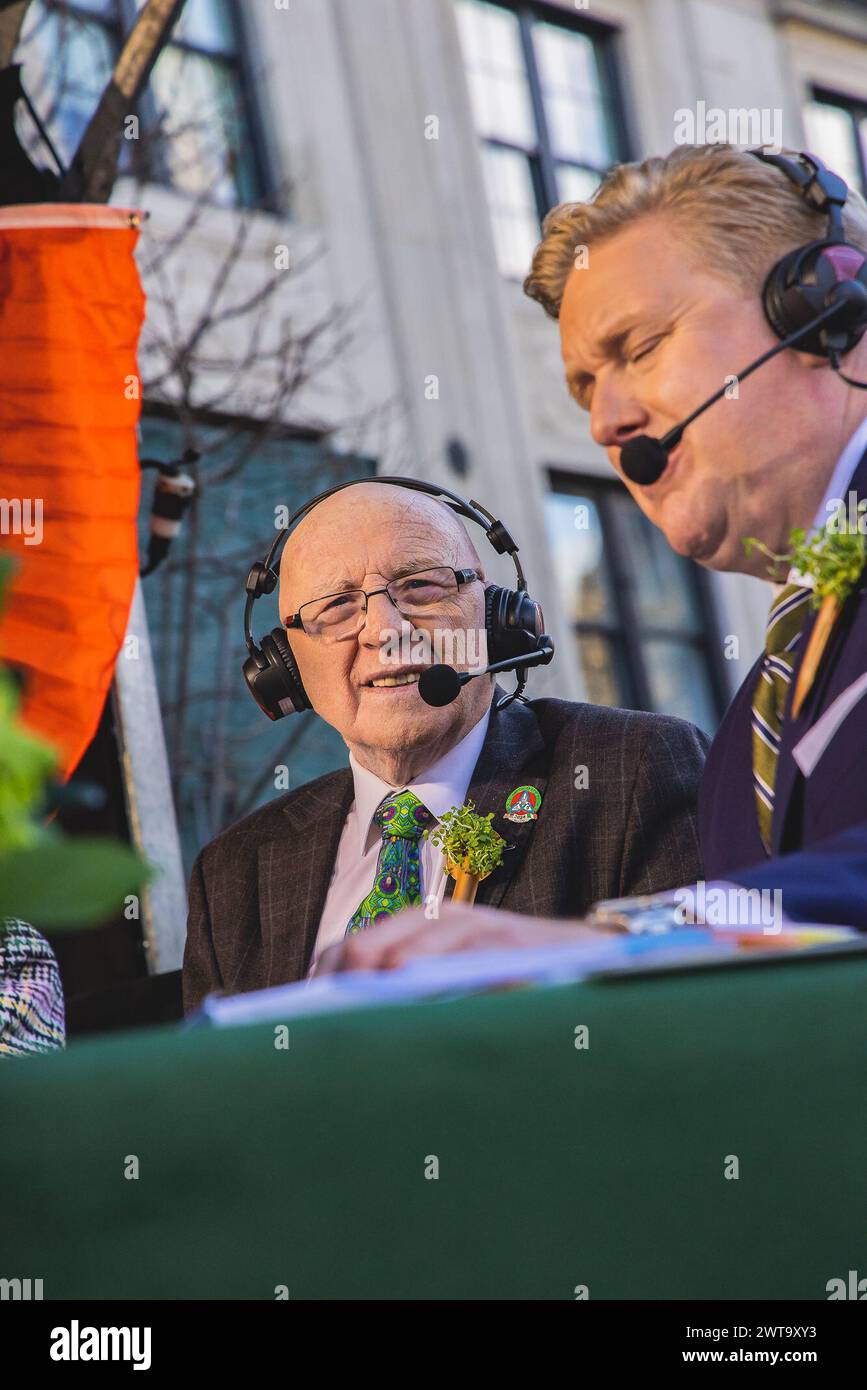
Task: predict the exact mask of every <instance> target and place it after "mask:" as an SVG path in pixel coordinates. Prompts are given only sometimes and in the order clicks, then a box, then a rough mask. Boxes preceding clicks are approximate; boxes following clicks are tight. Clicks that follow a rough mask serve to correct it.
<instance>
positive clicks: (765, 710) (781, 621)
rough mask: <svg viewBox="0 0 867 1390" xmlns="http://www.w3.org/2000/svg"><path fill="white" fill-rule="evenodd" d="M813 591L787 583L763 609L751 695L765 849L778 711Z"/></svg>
mask: <svg viewBox="0 0 867 1390" xmlns="http://www.w3.org/2000/svg"><path fill="white" fill-rule="evenodd" d="M812 592H813V591H812V589H806V588H804V587H802V586H801V585H798V584H787V585H786V587H785V589H783V592H782V593H781V594H780V595H779V596H778V597H777V598H776V599H775V600H774V603H773V604H772V606H771V611H770V613H769V614H768V627H767V633H766V635H765V656H764V660H763V661H762V669H761V671H760V672H759V679H758V682H757V684H756V689H755V692H754V694H753V716H752V736H753V790H754V791H755V796H756V809H757V811H758V815H759V831H760V832H761V836H762V843H763V845H764V847H765V849H766V850H767V852H768V854H770V852H771V822H772V821H773V818H774V785H775V783H776V779H777V759H778V757H779V752H780V730H781V729H782V726H783V711H784V710H785V708H786V696H787V695H788V693H789V685H790V683H791V679H792V670H793V667H794V665H795V659H796V653H797V647H798V643H799V642H800V640H801V633H802V631H803V628H804V623H805V621H806V618H807V614H808V612H809V600H810V598H811V596H812Z"/></svg>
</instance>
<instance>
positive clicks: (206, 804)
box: [140, 414, 373, 873]
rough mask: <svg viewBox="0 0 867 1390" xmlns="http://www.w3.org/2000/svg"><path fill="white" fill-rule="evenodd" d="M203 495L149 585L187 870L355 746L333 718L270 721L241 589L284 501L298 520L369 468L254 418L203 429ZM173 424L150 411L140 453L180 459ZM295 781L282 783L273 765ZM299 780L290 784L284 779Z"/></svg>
mask: <svg viewBox="0 0 867 1390" xmlns="http://www.w3.org/2000/svg"><path fill="white" fill-rule="evenodd" d="M196 444H197V447H198V448H200V449H201V450H202V458H201V459H200V461H199V463H198V465H197V468H198V478H199V483H200V493H199V497H198V500H197V501H196V503H194V506H193V508H192V509H191V511H190V512H188V513H187V517H186V518H185V521H184V524H183V527H182V530H181V533H180V535H179V536H178V538H177V539H176V540H175V541H174V542H173V544H172V548H171V550H170V552H169V555H168V556H167V557H166V559H165V560H164V561H163V563H162V564H161V565H160V566H159V568H158V569H156V570H155V571H154V572H153V574H151V575H148V576H147V578H145V579H144V581H143V589H144V598H145V604H146V608H147V619H148V629H149V632H150V638H151V644H152V648H153V655H154V663H155V666H156V673H157V682H158V687H159V693H160V704H161V708H162V715H163V727H164V731H165V738H166V747H167V750H168V755H169V764H170V768H171V774H172V782H173V789H174V795H175V806H176V810H177V814H178V821H179V826H180V834H181V844H182V848H183V854H184V862H185V866H186V870H187V873H189V870H190V869H191V867H192V862H193V859H194V858H195V855H196V854H197V853H198V851H199V849H200V848H201V847H202V845H203V844H205V843H206V842H207V841H208V840H210V839H212V838H213V837H214V835H216V834H218V833H219V831H220V830H222V829H223V828H225V827H226V826H228V825H231V824H232V823H233V821H236V820H238V819H240V818H241V817H242V816H244V815H246V814H247V813H248V812H249V811H252V810H254V809H255V808H256V807H257V806H261V805H264V804H265V803H266V802H267V801H270V800H272V799H273V798H274V797H275V796H279V795H280V794H281V792H282V791H284V790H289V789H291V788H295V787H299V786H301V784H302V783H304V782H306V781H309V780H310V779H311V778H313V777H318V776H319V775H320V774H321V773H323V772H327V771H329V770H330V769H332V768H335V767H340V766H343V765H345V762H346V747H345V745H344V743H343V740H342V739H341V738H340V736H339V734H337V733H336V732H335V730H333V729H332V728H330V727H329V725H327V724H326V723H324V721H323V720H321V719H317V718H316V717H315V716H313V715H308V714H303V715H298V716H291V717H289V718H286V719H283V720H278V721H276V722H273V723H272V722H271V721H270V720H269V719H267V718H266V716H265V715H264V714H262V712H261V711H260V710H259V709H258V708H257V706H256V704H255V702H254V700H253V698H252V696H251V695H250V694H249V692H248V690H247V686H246V683H245V681H244V677H243V674H242V671H241V666H242V664H243V661H244V658H245V656H246V654H247V649H246V646H245V643H244V635H243V622H242V619H243V610H244V581H245V580H246V578H247V574H248V571H249V569H250V566H251V565H252V564H253V562H254V561H255V560H261V559H262V558H263V557H264V555H265V553H266V551H267V548H268V545H269V543H270V541H271V540H273V538H274V534H275V507H277V506H285V507H286V508H287V509H288V513H287V514H291V513H292V512H293V511H295V510H296V508H298V507H299V506H301V504H302V503H303V502H304V501H305V500H306V499H307V498H309V497H312V496H313V495H314V494H315V493H317V492H319V491H321V490H323V489H324V488H326V487H328V486H330V485H331V484H332V483H337V482H342V481H345V480H347V479H349V478H353V477H361V476H363V475H364V474H365V473H372V472H373V466H372V464H371V463H370V461H369V460H367V461H365V460H359V459H352V460H348V459H339V458H336V457H334V456H332V455H329V454H327V453H326V452H325V451H324V449H323V448H322V446H321V445H320V444H319V443H318V442H316V441H312V440H303V439H292V438H287V439H266V440H262V439H261V438H257V436H256V434H255V433H254V431H253V430H252V429H251V428H249V427H248V426H247V425H245V424H243V423H242V424H238V423H231V424H225V425H214V426H211V427H205V426H200V425H197V427H196ZM184 447H185V441H184V438H183V435H182V431H181V427H180V425H179V424H178V423H177V421H176V420H173V419H170V418H163V417H161V416H155V415H151V414H146V415H145V416H144V417H143V421H142V441H141V449H140V452H141V455H142V457H150V458H160V459H163V460H169V459H174V458H177V457H179V456H180V454H182V452H183V449H184ZM154 477H155V475H154V473H153V471H151V470H147V471H146V472H145V473H144V475H143V492H142V506H141V514H140V549H141V553H142V555H146V554H147V545H148V514H149V511H150V501H151V496H152V490H153V481H154ZM277 597H278V594H277V591H276V590H275V592H274V593H273V594H272V595H268V596H266V597H263V598H262V599H260V600H259V601H258V602H257V603H256V605H255V606H254V609H253V618H254V624H253V628H254V635H255V636H256V637H261V636H262V634H263V633H266V632H270V631H271V629H272V628H273V627H278V626H279V624H280V616H279V611H278V607H277ZM282 766H285V767H286V769H287V774H286V776H285V777H283V778H281V779H278V777H277V774H275V768H276V767H282ZM287 778H288V780H287Z"/></svg>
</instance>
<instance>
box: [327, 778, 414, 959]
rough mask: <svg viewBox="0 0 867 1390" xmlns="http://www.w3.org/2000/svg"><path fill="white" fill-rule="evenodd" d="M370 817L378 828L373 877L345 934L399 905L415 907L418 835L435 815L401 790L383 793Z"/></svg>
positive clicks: (381, 917) (382, 917) (384, 917)
mask: <svg viewBox="0 0 867 1390" xmlns="http://www.w3.org/2000/svg"><path fill="white" fill-rule="evenodd" d="M373 819H374V820H375V821H376V823H377V825H378V826H380V827H381V829H382V845H381V847H380V850H379V858H378V859H377V861H376V878H375V879H374V881H373V887H372V889H371V890H370V892H369V893H368V895H367V897H366V898H363V899H362V901H361V902H360V903H359V905H358V907H357V908H356V910H355V912H353V914H352V916H351V917H350V919H349V925H348V926H347V928H346V932H345V935H346V936H352V935H354V933H355V932H359V931H364V930H365V929H366V928H367V927H372V926H375V925H376V924H377V922H387V921H388V920H389V918H391V917H393V916H394V914H395V913H396V912H399V911H400V909H401V908H402V907H417V906H418V904H419V903H420V902H421V855H420V852H419V851H420V846H419V839H420V838H421V836H422V835H423V834H424V832H425V831H426V830H427V829H428V828H429V827H430V826H431V825H433V823H434V820H435V819H436V818H435V816H433V815H432V814H431V812H430V811H429V810H428V809H427V807H426V806H423V805H422V803H421V802H420V801H419V799H418V797H417V796H414V795H413V793H412V792H409V791H403V792H396V793H395V794H394V795H393V796H387V797H386V798H385V800H384V801H383V802H381V803H380V805H379V807H378V808H377V810H376V811H375V812H374V816H373Z"/></svg>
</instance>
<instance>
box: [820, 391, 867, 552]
mask: <svg viewBox="0 0 867 1390" xmlns="http://www.w3.org/2000/svg"><path fill="white" fill-rule="evenodd" d="M865 450H867V416H865V417H864V419H863V420H862V421H861V423H860V425H859V426H858V428H857V429H856V431H855V433H854V434H853V435H852V438H851V439H850V440H849V442H848V444H847V445H846V447H845V448H844V450H843V452H842V454H841V455H840V457H839V458H838V460H837V462H836V464H835V465H834V472H833V473H832V474H831V481H830V482H829V483H828V487H827V489H826V492H825V496H824V497H823V498H822V501H821V502H820V504H819V510H818V511H817V513H816V517H815V520H814V522H813V526H814V527H815V528H816V530H818V531H822V530H824V529H825V523H826V521H827V520H828V517H829V516H830V515H831V513H830V512H829V510H828V503H829V502H830V501H831V500H832V499H833V500H834V501H835V502H840V501H842V502H843V505H844V506H845V505H846V501H847V499H846V490H847V488H848V486H849V483H850V482H851V481H852V477H853V475H854V473H855V469H856V468H857V467H858V464H859V462H860V459H861V455H862V454H863V453H864V451H865Z"/></svg>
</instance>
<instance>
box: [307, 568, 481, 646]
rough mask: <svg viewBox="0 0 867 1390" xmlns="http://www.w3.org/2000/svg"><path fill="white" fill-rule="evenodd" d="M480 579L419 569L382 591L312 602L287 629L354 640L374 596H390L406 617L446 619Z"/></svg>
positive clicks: (473, 575) (469, 574)
mask: <svg viewBox="0 0 867 1390" xmlns="http://www.w3.org/2000/svg"><path fill="white" fill-rule="evenodd" d="M479 578H480V576H479V575H478V574H476V571H475V570H472V569H463V570H456V569H452V568H451V567H450V566H448V565H439V566H437V567H436V568H435V569H429V570H416V571H415V572H414V573H413V574H402V575H400V576H399V577H398V578H397V579H391V580H389V582H388V583H387V584H385V585H384V586H383V587H382V588H381V589H366V590H365V589H344V590H343V591H342V593H338V594H324V595H323V597H322V598H314V599H310V600H309V601H308V602H307V603H302V605H301V607H300V608H299V609H298V612H297V613H293V614H292V615H291V616H290V617H288V618H287V619H286V620H285V624H284V626H285V627H286V628H287V629H288V628H301V630H302V631H303V632H306V633H307V635H308V636H309V637H321V638H322V639H323V641H326V642H339V641H340V640H341V638H344V637H354V636H355V634H356V633H357V632H360V630H361V628H362V626H363V624H364V618H365V616H366V614H367V601H368V599H371V598H373V596H374V594H388V597H389V598H390V599H391V602H392V603H393V604H394V606H395V608H396V609H397V611H398V613H400V615H401V617H403V618H436V617H446V616H448V615H449V613H450V612H451V611H454V612H455V613H457V612H458V611H459V610H458V609H457V599H458V597H459V594H460V591H461V589H462V588H463V586H464V585H465V584H471V583H472V582H473V580H476V579H479Z"/></svg>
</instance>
